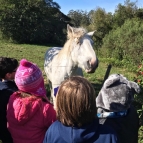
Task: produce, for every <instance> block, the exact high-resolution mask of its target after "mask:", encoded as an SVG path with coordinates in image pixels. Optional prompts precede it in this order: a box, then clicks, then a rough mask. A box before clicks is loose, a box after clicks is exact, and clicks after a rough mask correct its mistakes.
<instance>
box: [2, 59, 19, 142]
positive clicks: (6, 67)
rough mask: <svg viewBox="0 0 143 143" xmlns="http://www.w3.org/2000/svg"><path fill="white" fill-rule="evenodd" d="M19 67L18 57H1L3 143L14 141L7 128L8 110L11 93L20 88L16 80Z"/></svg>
mask: <svg viewBox="0 0 143 143" xmlns="http://www.w3.org/2000/svg"><path fill="white" fill-rule="evenodd" d="M17 67H18V61H17V60H16V59H14V58H7V57H0V79H1V80H0V140H2V142H3V143H13V141H12V138H11V135H10V133H9V131H8V129H7V119H6V110H7V103H8V100H9V97H10V95H11V94H12V93H13V92H15V91H17V90H18V88H17V86H16V84H15V82H14V76H15V72H16V69H17Z"/></svg>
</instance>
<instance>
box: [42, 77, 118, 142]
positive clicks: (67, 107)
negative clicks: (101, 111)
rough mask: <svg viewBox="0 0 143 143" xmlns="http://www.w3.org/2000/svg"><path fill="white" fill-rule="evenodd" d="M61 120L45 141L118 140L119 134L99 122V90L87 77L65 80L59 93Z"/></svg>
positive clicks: (52, 127)
mask: <svg viewBox="0 0 143 143" xmlns="http://www.w3.org/2000/svg"><path fill="white" fill-rule="evenodd" d="M56 113H57V119H58V121H56V122H54V123H53V124H52V125H51V126H50V128H49V129H48V130H47V132H46V135H45V139H44V142H43V143H73V142H74V143H116V142H117V138H116V133H115V132H114V130H113V129H112V128H110V127H108V126H106V125H103V126H102V125H99V120H98V119H97V117H96V116H95V115H96V103H95V91H94V89H93V87H92V85H91V84H90V83H89V82H88V81H87V80H86V79H85V78H83V77H78V76H75V77H70V78H69V79H67V80H65V81H63V83H62V84H61V86H60V87H59V89H58V92H57V94H56Z"/></svg>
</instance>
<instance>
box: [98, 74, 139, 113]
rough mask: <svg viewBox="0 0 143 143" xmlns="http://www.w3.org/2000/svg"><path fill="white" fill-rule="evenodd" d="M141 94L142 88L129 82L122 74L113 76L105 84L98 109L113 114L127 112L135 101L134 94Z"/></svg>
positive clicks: (101, 91)
mask: <svg viewBox="0 0 143 143" xmlns="http://www.w3.org/2000/svg"><path fill="white" fill-rule="evenodd" d="M139 92H140V87H139V85H138V84H137V83H135V82H133V81H128V80H127V78H126V77H124V76H123V75H121V74H112V75H110V76H109V77H108V79H107V80H106V81H105V82H104V85H103V87H102V89H101V90H100V92H99V94H98V96H97V98H96V105H97V107H98V108H102V109H106V110H108V111H112V112H118V111H123V110H127V109H128V108H129V107H130V104H131V103H132V101H133V99H134V94H135V93H139Z"/></svg>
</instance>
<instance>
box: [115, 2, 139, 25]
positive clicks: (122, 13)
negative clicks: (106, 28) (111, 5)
mask: <svg viewBox="0 0 143 143" xmlns="http://www.w3.org/2000/svg"><path fill="white" fill-rule="evenodd" d="M136 2H137V1H136ZM136 2H130V0H126V1H125V2H124V5H122V4H121V3H119V4H118V6H117V8H116V9H115V13H114V15H113V23H114V26H113V27H114V28H118V27H120V26H122V25H123V24H124V22H125V21H126V20H127V19H132V18H134V17H135V13H136V12H137V9H138V8H137V6H136Z"/></svg>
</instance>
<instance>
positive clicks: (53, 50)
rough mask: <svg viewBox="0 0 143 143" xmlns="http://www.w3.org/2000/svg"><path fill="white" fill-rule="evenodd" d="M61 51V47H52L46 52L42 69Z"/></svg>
mask: <svg viewBox="0 0 143 143" xmlns="http://www.w3.org/2000/svg"><path fill="white" fill-rule="evenodd" d="M61 49H62V47H52V48H49V49H48V50H47V51H46V53H45V63H44V67H47V66H48V65H49V64H50V62H51V61H52V60H53V58H54V56H55V55H57V54H58V53H59V51H60V50H61Z"/></svg>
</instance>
